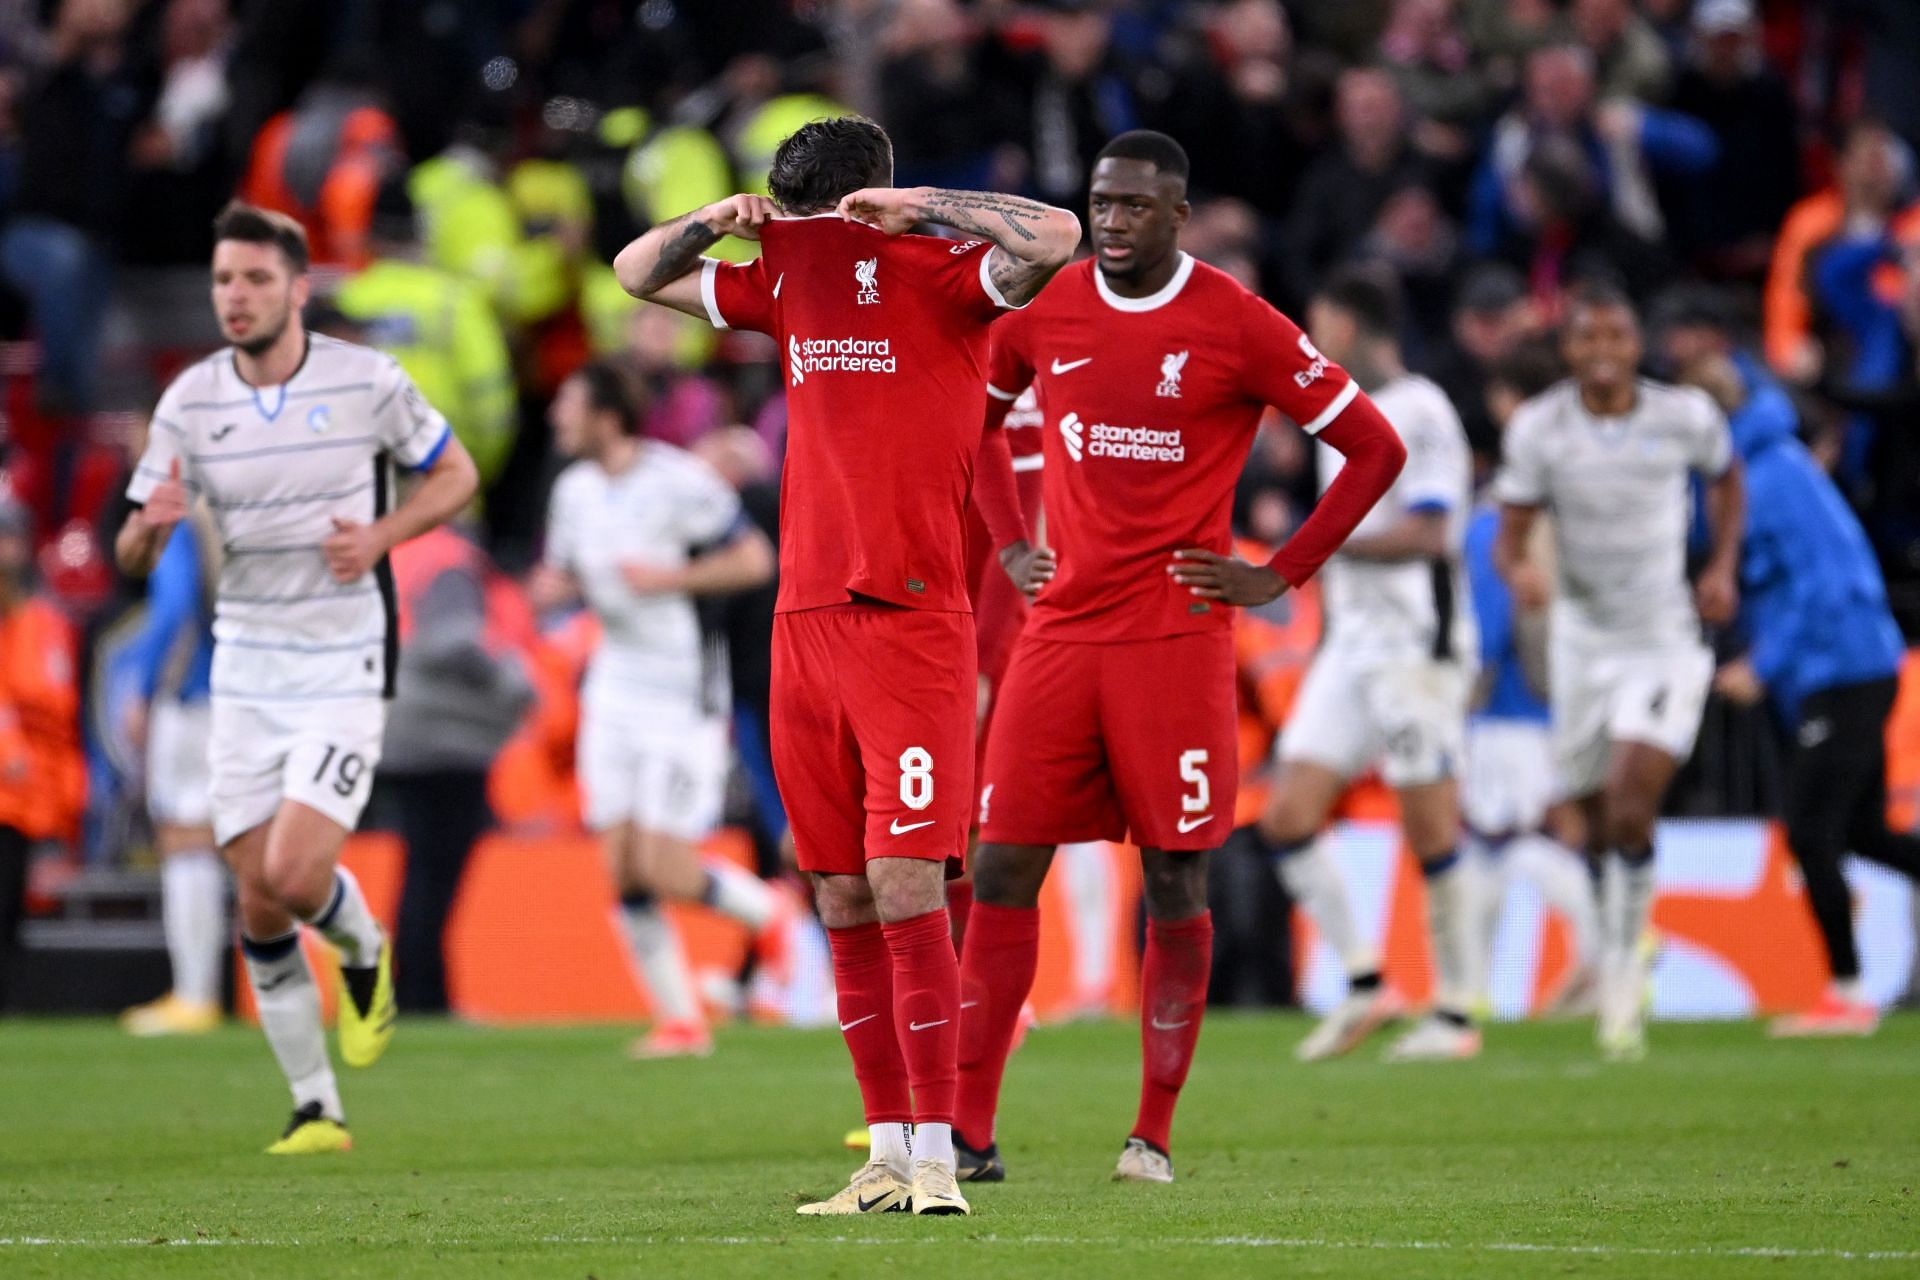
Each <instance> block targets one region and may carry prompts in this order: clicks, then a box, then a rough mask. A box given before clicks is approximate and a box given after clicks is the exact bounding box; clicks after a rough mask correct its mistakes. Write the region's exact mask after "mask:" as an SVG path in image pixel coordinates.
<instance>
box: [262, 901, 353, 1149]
mask: <svg viewBox="0 0 1920 1280" xmlns="http://www.w3.org/2000/svg"><path fill="white" fill-rule="evenodd" d="M242 948H243V950H244V952H245V954H246V958H247V980H248V981H249V982H250V983H252V984H253V999H254V1003H255V1005H257V1006H258V1008H259V1010H260V1029H261V1030H262V1031H264V1032H266V1033H267V1043H268V1044H269V1045H270V1046H272V1048H273V1056H274V1057H275V1058H276V1059H278V1060H279V1063H280V1073H281V1074H282V1075H284V1076H286V1078H287V1084H288V1086H289V1087H290V1088H291V1089H292V1090H293V1105H294V1106H295V1107H296V1108H299V1107H303V1106H305V1105H306V1104H307V1103H309V1102H318V1103H319V1104H320V1109H321V1111H322V1112H323V1113H324V1114H325V1115H326V1116H328V1117H329V1118H330V1119H334V1120H338V1121H341V1122H342V1123H345V1121H346V1118H347V1113H346V1112H345V1111H344V1110H342V1109H341V1106H340V1088H339V1086H338V1085H337V1084H335V1083H334V1079H333V1064H332V1063H331V1062H329V1061H328V1060H327V1031H326V1027H325V1026H324V1025H322V1023H321V1021H320V988H319V987H317V986H315V985H314V981H313V971H312V970H311V969H309V968H308V967H307V957H306V955H305V954H304V953H303V952H302V951H301V950H300V931H299V930H298V929H295V930H294V931H293V932H292V933H288V934H283V935H282V936H280V937H278V938H268V939H265V940H263V941H256V940H254V939H252V938H248V939H245V940H243V942H242Z"/></svg>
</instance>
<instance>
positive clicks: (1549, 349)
mask: <svg viewBox="0 0 1920 1280" xmlns="http://www.w3.org/2000/svg"><path fill="white" fill-rule="evenodd" d="M1566 376H1567V366H1566V363H1565V362H1564V361H1563V360H1561V359H1560V349H1559V348H1558V347H1556V346H1554V344H1553V342H1552V340H1551V339H1549V338H1546V337H1532V338H1527V339H1525V340H1523V341H1522V342H1520V343H1519V344H1518V345H1516V346H1515V347H1514V349H1513V350H1511V351H1509V352H1507V354H1506V355H1504V356H1502V357H1500V359H1498V360H1496V361H1495V362H1494V365H1493V368H1492V369H1490V370H1488V373H1487V381H1488V382H1490V383H1496V384H1498V385H1501V386H1506V387H1512V388H1513V389H1514V391H1516V392H1518V393H1519V395H1520V398H1521V399H1523V400H1531V399H1533V398H1534V397H1535V396H1537V395H1539V394H1540V393H1541V392H1543V391H1545V390H1546V389H1547V388H1548V387H1551V386H1552V385H1553V384H1554V383H1556V382H1558V381H1560V379H1562V378H1564V377H1566Z"/></svg>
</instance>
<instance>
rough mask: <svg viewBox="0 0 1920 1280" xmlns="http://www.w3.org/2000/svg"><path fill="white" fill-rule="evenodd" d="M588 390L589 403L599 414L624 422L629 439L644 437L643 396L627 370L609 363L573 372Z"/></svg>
mask: <svg viewBox="0 0 1920 1280" xmlns="http://www.w3.org/2000/svg"><path fill="white" fill-rule="evenodd" d="M573 376H574V377H576V378H578V379H580V385H581V386H583V387H585V388H586V389H587V403H588V404H589V405H591V406H593V408H594V410H595V411H596V412H599V413H611V414H612V415H614V417H616V418H618V419H620V430H621V432H622V433H623V434H625V435H630V436H637V435H639V434H640V413H641V407H640V396H639V394H638V393H637V390H636V388H635V387H634V384H633V380H632V379H631V378H630V377H628V376H627V372H626V370H625V369H623V368H621V367H620V365H619V364H618V363H616V362H615V361H613V360H609V359H605V358H602V359H598V360H589V361H587V362H586V363H585V364H583V365H581V366H580V367H579V368H578V369H575V370H574V371H573Z"/></svg>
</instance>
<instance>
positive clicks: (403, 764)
mask: <svg viewBox="0 0 1920 1280" xmlns="http://www.w3.org/2000/svg"><path fill="white" fill-rule="evenodd" d="M391 559H392V563H393V579H394V586H395V588H396V594H397V598H398V604H399V609H400V636H401V642H402V643H403V644H404V645H405V652H406V661H405V662H403V663H401V664H400V674H399V678H398V680H397V681H396V682H395V686H394V698H393V704H392V707H391V708H390V710H389V712H388V715H387V729H386V737H385V741H384V745H383V747H382V750H381V757H380V772H379V776H378V777H377V779H376V780H375V805H376V814H377V815H382V816H385V815H384V814H382V811H386V814H390V817H391V820H392V823H393V825H394V827H395V829H396V830H398V832H399V833H400V838H401V840H402V841H404V842H405V844H406V848H407V863H406V876H405V879H404V880H403V881H402V883H401V888H400V914H399V919H398V922H397V924H398V928H397V929H396V930H395V938H394V947H395V961H394V963H395V976H394V996H395V998H396V1000H397V1001H398V1002H399V1005H400V1007H401V1008H402V1009H404V1010H406V1011H408V1012H415V1011H417V1012H421V1013H445V1012H446V1011H447V1008H448V1005H447V969H446V955H445V950H444V946H445V944H444V935H445V932H446V926H447V917H448V916H449V915H450V914H451V913H452V911H453V903H454V899H455V897H456V895H457V894H458V893H459V890H460V878H461V876H462V875H463V874H464V873H465V871H466V866H467V860H468V858H469V856H470V855H471V854H472V852H473V847H474V845H475V844H477V843H478V842H479V839H480V837H481V836H482V835H484V834H485V833H486V831H487V829H488V828H489V827H491V826H492V825H493V814H492V810H491V808H490V806H489V804H488V801H487V771H488V770H489V769H490V768H491V767H492V765H493V760H494V757H495V756H496V755H498V754H499V752H500V748H501V747H503V746H504V745H505V744H506V741H507V739H508V738H510V737H511V736H512V735H513V733H514V731H515V730H516V729H518V728H519V725H520V722H521V720H522V718H523V717H524V716H525V715H526V712H527V710H528V709H529V708H530V707H531V706H532V704H533V684H532V681H531V679H530V678H529V676H528V674H527V671H526V669H525V668H524V666H523V665H522V664H521V661H520V658H519V654H520V653H521V652H522V651H524V649H525V648H526V647H527V645H528V644H529V643H530V642H531V639H532V636H533V614H532V611H531V610H530V609H529V608H528V606H527V603H526V599H525V597H524V596H523V595H522V594H521V593H520V591H519V590H518V588H516V587H514V586H512V585H511V584H509V583H508V582H506V581H505V580H504V579H502V578H500V577H499V575H498V574H497V573H496V572H495V571H494V570H493V568H492V566H491V565H490V564H489V563H488V561H487V557H486V553H485V552H483V551H481V550H480V548H479V547H478V546H476V545H475V544H474V542H473V541H472V539H471V538H470V537H468V536H467V535H466V534H465V533H463V532H460V531H456V530H455V529H453V528H451V527H449V526H445V525H443V526H441V527H440V528H438V529H434V530H432V531H431V532H429V533H427V534H425V535H424V536H422V537H419V538H415V539H414V540H412V541H411V542H405V543H402V544H400V545H399V546H398V547H396V548H394V550H393V552H392V554H391ZM377 825H385V824H384V823H378V824H377Z"/></svg>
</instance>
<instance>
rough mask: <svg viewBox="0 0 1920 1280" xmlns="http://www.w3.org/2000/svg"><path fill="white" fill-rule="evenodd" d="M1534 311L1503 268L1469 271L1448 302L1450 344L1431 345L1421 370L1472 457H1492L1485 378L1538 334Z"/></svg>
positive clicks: (1522, 286)
mask: <svg viewBox="0 0 1920 1280" xmlns="http://www.w3.org/2000/svg"><path fill="white" fill-rule="evenodd" d="M1541 327H1542V326H1541V313H1540V308H1539V307H1538V306H1536V305H1535V303H1534V301H1533V299H1532V298H1531V297H1529V296H1528V294H1527V287H1526V281H1525V280H1524V279H1522V278H1521V276H1520V273H1519V272H1518V271H1515V270H1514V269H1513V268H1512V267H1509V266H1507V265H1506V264H1504V263H1484V264H1482V265H1480V266H1477V267H1475V268H1474V269H1473V270H1472V271H1470V272H1469V273H1468V274H1467V276H1466V278H1465V280H1464V281H1463V282H1462V284H1461V287H1460V292H1459V294H1458V296H1457V297H1456V299H1455V301H1454V307H1453V315H1452V320H1451V332H1450V335H1449V337H1450V341H1446V342H1444V343H1443V344H1442V343H1436V344H1432V345H1433V346H1437V347H1438V349H1437V350H1433V349H1429V351H1428V352H1427V361H1426V364H1425V365H1424V368H1423V371H1424V372H1425V373H1426V374H1427V375H1428V376H1429V377H1431V378H1432V379H1433V380H1434V381H1435V382H1437V383H1439V384H1440V389H1441V390H1443V391H1445V392H1446V393H1447V399H1449V400H1451V401H1452V402H1453V403H1454V405H1455V407H1456V408H1458V409H1459V411H1460V420H1461V422H1462V423H1463V424H1464V425H1465V426H1466V429H1467V441H1468V443H1470V444H1471V445H1472V446H1473V450H1474V454H1475V456H1476V457H1498V456H1499V452H1500V433H1499V430H1498V428H1497V427H1496V426H1495V425H1494V423H1493V420H1492V418H1490V417H1489V416H1488V412H1487V379H1488V377H1489V376H1490V375H1491V374H1492V372H1493V370H1494V368H1495V367H1496V366H1497V365H1499V364H1500V363H1501V362H1502V361H1504V360H1505V359H1506V358H1507V357H1508V356H1509V355H1511V354H1512V353H1513V350H1514V348H1516V347H1517V346H1519V345H1520V344H1521V342H1522V341H1524V340H1525V339H1527V338H1528V337H1531V336H1534V335H1537V334H1538V333H1539V332H1540V330H1541Z"/></svg>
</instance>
